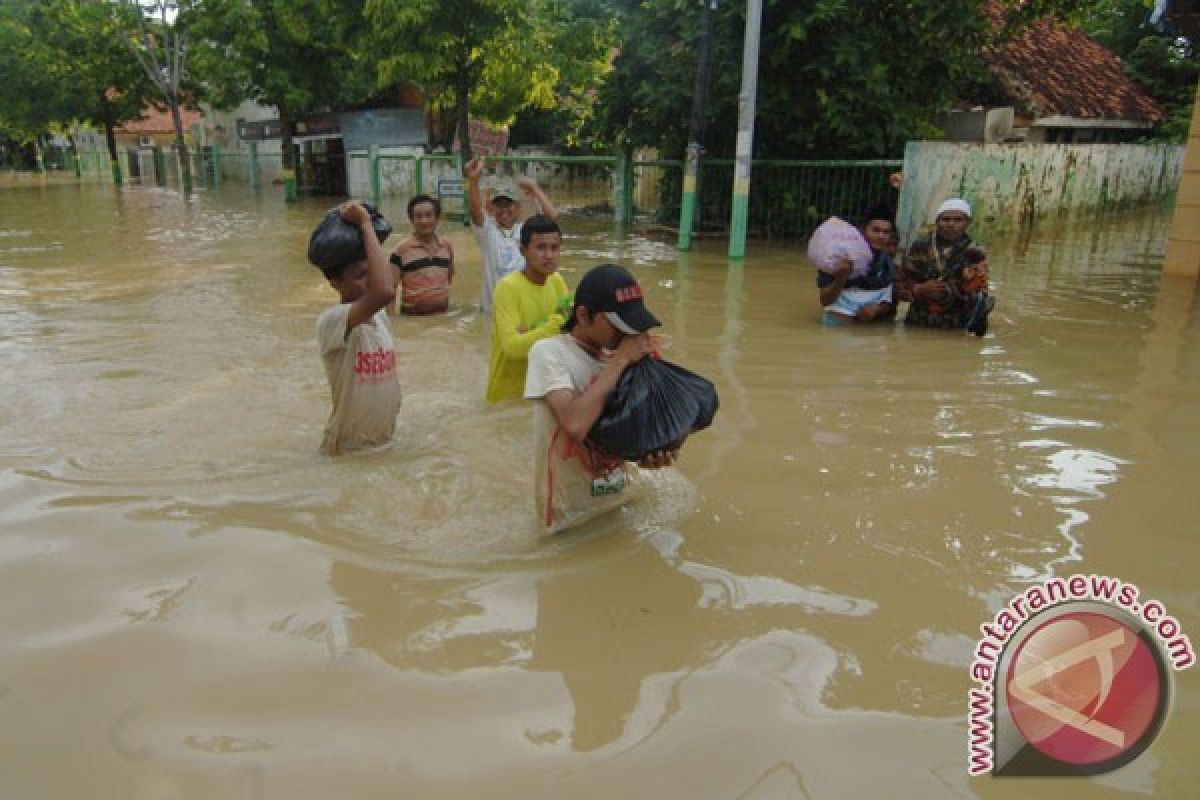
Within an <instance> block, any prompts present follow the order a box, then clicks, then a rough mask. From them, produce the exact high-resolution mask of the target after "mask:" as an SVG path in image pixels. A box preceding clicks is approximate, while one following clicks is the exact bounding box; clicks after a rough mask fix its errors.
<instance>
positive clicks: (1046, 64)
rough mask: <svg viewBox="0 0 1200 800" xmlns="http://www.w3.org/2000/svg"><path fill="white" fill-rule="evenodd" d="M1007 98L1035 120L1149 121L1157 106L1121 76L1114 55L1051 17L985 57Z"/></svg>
mask: <svg viewBox="0 0 1200 800" xmlns="http://www.w3.org/2000/svg"><path fill="white" fill-rule="evenodd" d="M988 64H989V67H990V69H991V70H992V72H993V74H995V75H996V76H997V77H998V78H999V79H1000V81H1001V82H1002V83H1003V84H1004V86H1005V87H1006V88H1007V89H1008V91H1009V94H1010V95H1011V96H1012V98H1013V100H1014V101H1015V102H1016V103H1017V104H1018V105H1019V106H1024V107H1026V108H1028V109H1029V110H1032V111H1034V112H1036V114H1037V115H1038V116H1039V117H1047V116H1057V115H1062V116H1068V117H1080V118H1083V119H1110V120H1128V121H1134V122H1145V123H1154V122H1158V121H1160V120H1162V119H1163V117H1164V113H1163V110H1162V107H1161V106H1159V104H1158V103H1157V102H1156V101H1155V100H1154V99H1153V98H1152V97H1150V96H1149V95H1148V94H1147V93H1146V91H1145V90H1144V89H1143V88H1142V87H1141V86H1140V85H1139V84H1138V83H1136V82H1135V81H1134V80H1132V79H1131V78H1130V77H1129V76H1128V75H1127V74H1126V72H1125V68H1124V66H1123V65H1122V63H1121V59H1119V58H1118V57H1117V56H1116V54H1114V53H1113V52H1112V51H1111V50H1109V49H1108V48H1106V47H1105V46H1104V45H1102V44H1100V43H1099V42H1097V41H1095V40H1094V39H1092V38H1091V37H1090V36H1088V35H1087V34H1086V33H1084V32H1083V31H1081V30H1079V29H1077V28H1071V27H1068V26H1067V25H1064V24H1062V23H1060V22H1057V21H1056V20H1053V19H1043V20H1039V21H1038V22H1036V23H1034V24H1033V25H1031V26H1030V27H1029V28H1028V29H1027V30H1026V31H1025V32H1024V33H1023V34H1021V35H1020V36H1018V37H1017V38H1015V39H1013V40H1012V41H1011V42H1009V43H1007V44H1006V45H1004V46H1003V47H1002V48H1001V49H1000V50H999V52H996V53H993V54H991V55H989V56H988Z"/></svg>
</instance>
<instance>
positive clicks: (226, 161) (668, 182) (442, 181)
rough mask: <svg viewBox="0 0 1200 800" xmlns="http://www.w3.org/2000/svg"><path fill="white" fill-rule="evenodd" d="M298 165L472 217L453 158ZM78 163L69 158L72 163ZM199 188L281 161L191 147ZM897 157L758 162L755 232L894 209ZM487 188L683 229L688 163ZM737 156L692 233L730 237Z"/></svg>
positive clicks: (97, 159)
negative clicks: (525, 189)
mask: <svg viewBox="0 0 1200 800" xmlns="http://www.w3.org/2000/svg"><path fill="white" fill-rule="evenodd" d="M120 155H121V169H122V173H123V174H124V176H125V177H126V179H128V180H133V181H140V182H142V183H157V184H158V185H178V184H179V182H180V175H179V172H180V169H179V168H180V164H179V158H178V155H177V154H176V153H175V152H174V150H172V149H164V148H154V149H128V150H124V151H122V152H121V154H120ZM299 155H300V157H299V159H298V162H297V164H296V166H295V170H294V176H295V188H296V189H298V190H299V191H300V192H301V193H308V194H314V195H329V196H342V197H344V196H348V195H350V196H362V197H367V198H369V199H371V200H373V201H374V202H375V203H376V204H377V205H379V204H380V203H382V202H383V201H384V200H385V198H387V199H388V200H391V199H399V200H400V201H401V202H403V201H406V200H407V199H408V198H410V197H413V196H415V195H417V194H429V195H432V196H435V197H438V198H439V199H440V200H441V201H442V202H443V206H444V211H445V214H446V216H447V217H448V218H451V219H454V218H461V217H462V215H463V214H464V213H465V210H466V208H465V198H464V197H463V186H462V173H461V167H460V160H459V156H458V155H453V154H411V153H386V152H380V151H378V150H377V149H374V148H372V149H371V150H368V151H354V152H350V153H317V152H303V151H302V152H301V153H300V154H299ZM72 158H74V157H73V156H72ZM189 158H190V159H191V166H192V179H193V182H194V184H195V185H196V186H199V187H209V188H215V187H218V186H220V185H221V184H222V181H227V182H235V183H241V184H249V185H251V186H253V187H256V188H262V187H264V186H266V185H269V184H272V183H282V182H283V179H282V178H281V177H280V176H282V175H284V174H285V173H284V170H283V163H282V156H281V155H280V154H279V153H273V154H270V153H259V152H258V150H257V147H256V146H252V147H251V148H250V151H249V152H229V153H226V152H223V151H222V150H221V149H220V148H219V147H217V146H209V147H199V148H195V149H192V150H190V151H189ZM902 165H903V162H902V161H901V160H899V159H886V160H835V161H796V160H775V159H768V160H759V161H755V162H754V163H753V172H752V180H751V193H750V218H749V223H748V232H749V235H751V236H755V237H758V238H763V239H769V240H781V241H789V240H798V239H801V238H804V237H807V236H808V235H809V234H810V233H811V232H812V230H813V229H814V228H815V227H816V226H817V225H818V224H820V222H821V221H822V220H824V219H825V218H827V217H829V216H830V215H838V216H843V217H850V218H853V217H857V216H858V215H860V214H861V213H862V212H863V211H865V210H866V209H867V207H869V206H871V205H873V204H876V203H879V202H887V203H891V204H893V205H894V202H895V190H893V189H892V188H891V186H890V183H889V177H890V175H891V173H893V172H895V171H896V170H898V169H900V168H901V166H902ZM56 166H57V168H58V171H60V172H67V171H68V168H70V169H71V170H77V173H76V174H77V175H78V176H79V177H80V178H100V177H106V176H109V175H110V173H111V167H110V165H109V164H108V156H107V153H85V154H81V156H80V157H79V158H77V159H74V162H73V163H70V164H68V163H63V164H59V165H56ZM488 167H489V173H490V174H489V176H488V177H487V178H485V184H486V185H491V184H492V183H494V182H495V181H497V180H512V179H515V178H516V177H520V176H527V177H530V178H533V179H535V180H536V181H537V182H538V184H539V185H540V186H541V187H542V188H543V189H544V190H545V191H546V192H547V194H549V196H550V197H551V199H553V200H554V202H555V204H556V205H558V206H560V207H562V208H565V209H569V210H572V211H574V212H577V213H591V214H602V215H611V216H612V217H613V218H614V220H615V221H617V222H622V223H623V222H629V221H634V220H641V221H643V222H645V223H648V224H651V225H656V226H660V227H661V228H664V229H672V230H674V229H677V227H678V225H679V222H680V219H679V214H680V205H681V203H680V199H681V194H682V192H681V189H682V178H683V162H682V161H681V160H678V159H645V160H627V159H625V158H624V157H623V156H622V155H595V156H551V155H509V156H490V157H488ZM733 167H734V162H733V159H716V158H710V159H705V160H703V161H702V162H701V165H700V171H699V175H698V181H697V189H696V196H697V203H696V216H695V220H694V221H693V229H694V231H695V233H696V234H697V235H699V236H705V235H711V236H722V235H725V234H726V233H727V232H728V228H729V219H730V207H731V198H732V188H733Z"/></svg>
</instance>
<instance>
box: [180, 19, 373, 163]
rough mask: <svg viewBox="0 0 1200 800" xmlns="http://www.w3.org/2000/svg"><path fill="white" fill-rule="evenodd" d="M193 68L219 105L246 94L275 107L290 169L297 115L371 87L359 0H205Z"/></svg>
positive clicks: (354, 99) (359, 96) (349, 99)
mask: <svg viewBox="0 0 1200 800" xmlns="http://www.w3.org/2000/svg"><path fill="white" fill-rule="evenodd" d="M194 32H195V34H196V37H197V43H198V50H197V53H196V69H197V72H198V73H199V74H200V75H202V76H203V80H204V83H205V85H206V88H207V90H208V97H209V99H210V100H211V101H212V102H213V104H214V105H217V106H218V107H227V108H228V107H232V106H235V105H237V104H238V103H240V102H241V101H243V100H247V99H251V100H255V101H257V102H259V103H262V104H264V105H269V106H274V107H275V108H276V109H278V111H279V121H280V126H281V129H282V133H281V137H282V142H281V144H282V147H283V168H284V169H285V170H291V169H294V167H295V164H294V158H293V150H294V149H293V145H292V125H293V123H294V122H295V120H297V119H298V118H300V117H302V116H304V115H306V114H310V113H314V112H317V111H325V110H329V109H331V108H338V107H345V106H346V105H353V104H355V103H359V102H361V101H363V100H365V99H367V98H368V97H369V96H370V95H371V94H372V93H373V91H374V90H375V87H376V76H377V70H376V67H375V62H374V59H373V58H372V57H371V55H370V53H371V50H370V47H369V45H368V42H367V39H366V36H367V32H368V31H367V23H366V20H365V19H364V17H363V15H362V4H361V0H346V1H345V2H339V1H338V0H205V2H204V4H203V13H202V14H201V15H198V16H197V17H196V19H195V24H194Z"/></svg>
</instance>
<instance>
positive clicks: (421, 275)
mask: <svg viewBox="0 0 1200 800" xmlns="http://www.w3.org/2000/svg"><path fill="white" fill-rule="evenodd" d="M391 261H392V264H394V265H395V266H396V269H398V270H399V271H400V309H401V311H403V312H404V313H405V314H437V313H440V312H443V311H445V310H446V309H447V308H448V307H449V305H450V281H451V280H453V278H454V248H453V247H452V246H451V245H450V242H448V241H446V240H444V239H442V238H440V237H435V238H434V240H433V242H431V243H429V244H425V243H424V242H422V241H421V240H419V239H417V238H416V237H415V236H413V237H410V238H408V239H405V240H404V241H403V242H401V243H400V244H399V245H398V246H397V247H396V251H395V252H394V253H392V259H391Z"/></svg>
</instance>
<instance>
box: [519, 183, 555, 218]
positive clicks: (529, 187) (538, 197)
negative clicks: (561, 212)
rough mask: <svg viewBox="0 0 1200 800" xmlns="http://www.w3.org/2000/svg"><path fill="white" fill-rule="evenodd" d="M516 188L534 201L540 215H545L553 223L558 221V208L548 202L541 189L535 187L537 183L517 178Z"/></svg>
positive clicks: (547, 197) (548, 199)
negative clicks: (518, 187)
mask: <svg viewBox="0 0 1200 800" xmlns="http://www.w3.org/2000/svg"><path fill="white" fill-rule="evenodd" d="M517 186H520V187H521V191H523V192H524V193H525V194H527V195H529V196H530V197H532V198H533V199H534V201H535V202H536V203H537V205H538V208H539V209H540V213H542V214H545V215H546V216H547V217H549V218H550V219H552V220H554V221H555V222H557V221H558V208H557V207H556V206H555V205H554V203H552V202H551V201H550V198H549V196H547V195H546V193H545V192H543V191H542V187H540V186H538V185H537V181H535V180H534V179H533V178H526V177H521V178H517Z"/></svg>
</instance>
